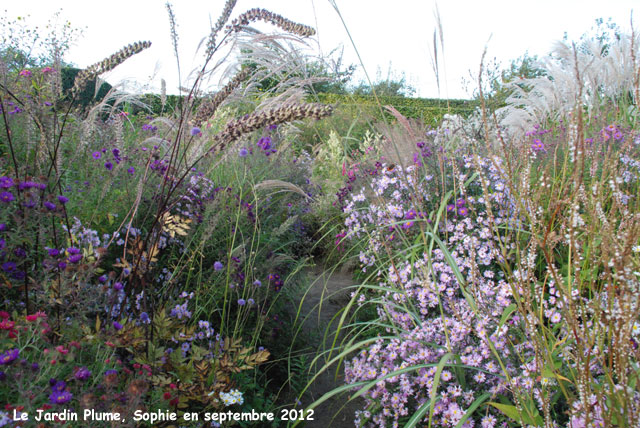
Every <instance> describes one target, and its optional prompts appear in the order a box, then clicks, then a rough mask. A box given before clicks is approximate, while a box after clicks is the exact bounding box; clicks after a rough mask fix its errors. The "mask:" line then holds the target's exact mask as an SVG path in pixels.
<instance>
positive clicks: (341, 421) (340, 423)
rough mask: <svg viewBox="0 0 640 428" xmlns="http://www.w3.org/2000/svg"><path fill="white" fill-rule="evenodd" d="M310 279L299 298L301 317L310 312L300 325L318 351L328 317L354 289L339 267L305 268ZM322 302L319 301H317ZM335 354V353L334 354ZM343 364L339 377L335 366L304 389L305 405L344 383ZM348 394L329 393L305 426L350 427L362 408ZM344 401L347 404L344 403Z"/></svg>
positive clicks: (344, 301) (347, 298)
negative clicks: (307, 287) (306, 289)
mask: <svg viewBox="0 0 640 428" xmlns="http://www.w3.org/2000/svg"><path fill="white" fill-rule="evenodd" d="M308 275H309V276H310V279H311V281H312V284H311V287H310V289H309V292H308V293H307V294H306V296H305V298H304V301H303V302H302V307H301V314H303V317H304V316H306V315H307V314H308V315H309V316H308V318H307V319H306V321H305V322H304V324H303V325H302V334H305V335H306V336H308V337H310V341H311V343H312V346H314V347H315V348H316V349H315V350H316V353H317V354H319V353H321V352H323V351H324V349H325V347H324V346H323V343H322V341H323V338H324V333H325V330H326V328H327V326H328V325H329V323H330V321H331V319H332V318H333V317H334V315H336V314H337V313H338V312H339V311H340V310H341V309H343V308H344V307H345V306H346V305H347V303H348V302H349V299H350V297H349V294H350V293H351V291H353V289H349V288H348V287H350V286H352V285H353V284H354V281H353V280H352V279H351V274H347V273H342V272H339V271H335V272H331V269H327V268H324V269H323V267H321V266H318V267H316V268H314V269H310V270H309V271H308ZM320 302H322V305H320ZM336 324H337V322H336V321H334V322H333V323H332V325H331V328H330V331H331V332H332V333H335V329H336ZM327 337H328V339H327V341H328V342H329V343H331V341H332V340H333V335H332V336H331V337H329V335H327ZM333 355H335V353H334V354H333ZM342 373H343V368H341V369H340V371H339V377H338V379H337V380H334V376H335V367H333V369H332V370H331V369H330V370H326V371H324V372H323V373H321V374H320V375H319V376H318V378H316V380H315V381H314V382H313V384H312V385H311V386H310V387H309V389H308V390H307V395H306V396H305V400H303V404H304V405H308V404H310V403H312V402H314V401H315V400H317V399H319V398H320V397H322V396H323V395H324V394H325V393H326V392H328V391H330V390H332V389H334V388H336V387H338V386H341V385H344V382H343V377H342ZM347 399H348V397H347V395H346V394H342V395H338V396H334V397H331V398H330V399H329V400H327V401H325V402H324V403H322V404H320V405H319V406H318V407H316V408H315V413H314V421H309V422H307V423H306V425H305V427H307V428H314V427H319V428H320V427H321V428H329V427H336V428H342V427H353V426H354V424H353V419H354V412H355V411H356V410H358V409H359V408H361V403H360V402H359V401H357V400H354V401H352V402H349V403H347ZM345 403H346V404H345Z"/></svg>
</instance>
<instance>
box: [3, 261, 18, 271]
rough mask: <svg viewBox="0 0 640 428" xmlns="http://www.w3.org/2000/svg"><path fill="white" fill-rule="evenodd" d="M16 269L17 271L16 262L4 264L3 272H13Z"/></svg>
mask: <svg viewBox="0 0 640 428" xmlns="http://www.w3.org/2000/svg"><path fill="white" fill-rule="evenodd" d="M15 269H16V264H15V263H14V262H4V263H2V270H3V271H5V272H13V271H14V270H15Z"/></svg>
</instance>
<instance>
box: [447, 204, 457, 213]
mask: <svg viewBox="0 0 640 428" xmlns="http://www.w3.org/2000/svg"><path fill="white" fill-rule="evenodd" d="M455 211H456V206H455V205H454V204H449V205H447V212H448V213H452V212H455Z"/></svg>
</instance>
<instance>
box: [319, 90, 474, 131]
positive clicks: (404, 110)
mask: <svg viewBox="0 0 640 428" xmlns="http://www.w3.org/2000/svg"><path fill="white" fill-rule="evenodd" d="M311 100H313V101H317V102H320V103H324V104H337V105H338V107H339V108H341V109H346V110H347V111H350V112H351V113H352V114H354V115H358V114H363V113H364V114H367V115H369V116H371V117H373V118H375V119H380V118H381V113H380V107H379V106H380V105H382V106H385V105H391V106H393V107H394V108H395V109H396V110H398V111H399V112H400V113H401V114H402V115H403V116H405V117H408V118H413V119H420V120H422V121H423V122H424V123H426V124H430V125H435V124H436V123H438V122H439V121H440V120H442V117H443V116H444V115H445V114H447V113H449V114H459V115H461V116H463V117H467V116H468V115H470V114H471V113H472V112H473V111H474V110H475V108H476V106H477V105H478V103H477V101H471V100H445V99H433V98H406V97H378V98H377V99H376V98H375V97H374V96H372V95H349V94H347V95H339V94H328V93H321V94H317V95H316V96H314V97H312V98H311V97H310V101H311ZM383 112H384V114H385V115H386V116H387V118H388V119H391V118H393V116H392V115H391V114H390V113H388V112H387V111H386V110H384V109H383Z"/></svg>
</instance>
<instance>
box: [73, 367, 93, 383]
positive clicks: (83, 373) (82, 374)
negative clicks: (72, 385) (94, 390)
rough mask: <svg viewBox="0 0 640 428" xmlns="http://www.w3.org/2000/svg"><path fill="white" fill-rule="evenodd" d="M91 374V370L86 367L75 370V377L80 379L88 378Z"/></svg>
mask: <svg viewBox="0 0 640 428" xmlns="http://www.w3.org/2000/svg"><path fill="white" fill-rule="evenodd" d="M89 376H91V371H90V370H89V369H88V368H86V367H80V368H77V369H76V370H75V372H74V373H73V377H75V378H76V379H78V380H87V379H89Z"/></svg>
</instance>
